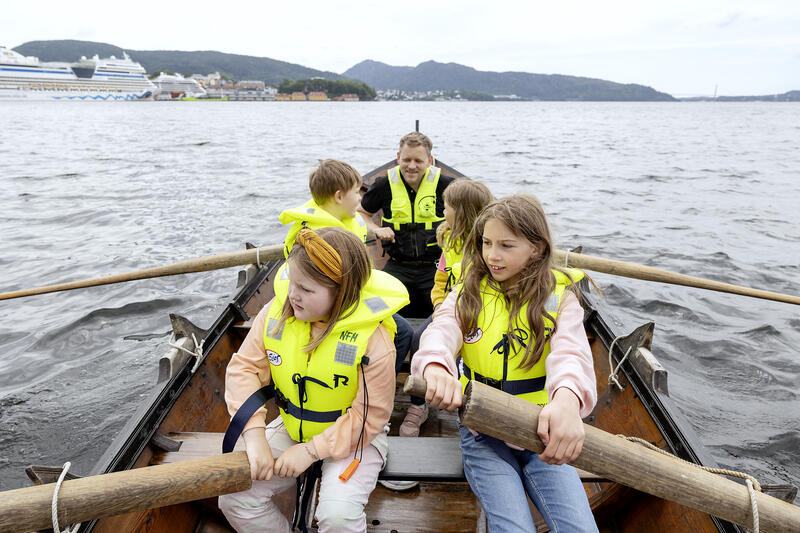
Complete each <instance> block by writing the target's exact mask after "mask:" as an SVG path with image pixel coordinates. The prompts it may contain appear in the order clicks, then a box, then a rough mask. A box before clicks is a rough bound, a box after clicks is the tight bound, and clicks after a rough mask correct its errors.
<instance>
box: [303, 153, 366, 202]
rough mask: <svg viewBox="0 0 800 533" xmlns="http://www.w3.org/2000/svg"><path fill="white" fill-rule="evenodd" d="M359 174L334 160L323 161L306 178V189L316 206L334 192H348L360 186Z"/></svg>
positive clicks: (345, 164) (325, 200)
mask: <svg viewBox="0 0 800 533" xmlns="http://www.w3.org/2000/svg"><path fill="white" fill-rule="evenodd" d="M361 181H362V180H361V174H359V173H358V171H357V170H356V169H354V168H353V167H351V166H350V165H348V164H347V163H344V162H342V161H337V160H336V159H324V160H322V161H320V163H319V165H317V167H316V168H315V169H314V170H312V171H311V174H309V176H308V188H309V190H310V191H311V197H312V198H313V199H314V201H315V202H316V203H317V204H323V203H325V202H327V201H329V200H330V199H331V198H333V196H334V195H335V194H336V191H349V190H350V189H352V188H353V187H355V186H357V185H358V186H361Z"/></svg>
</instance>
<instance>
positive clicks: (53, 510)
mask: <svg viewBox="0 0 800 533" xmlns="http://www.w3.org/2000/svg"><path fill="white" fill-rule="evenodd" d="M70 466H72V463H71V462H69V461H67V462H66V463H64V466H62V467H61V475H59V476H58V481H56V488H54V489H53V500H52V502H51V503H50V516H51V518H52V519H53V531H54V532H55V533H70V532H71V531H73V528H71V527H68V528H66V529H64V531H62V530H61V528H60V527H59V525H58V490H59V489H60V488H61V483H63V482H64V478H65V477H66V476H67V470H69V467H70Z"/></svg>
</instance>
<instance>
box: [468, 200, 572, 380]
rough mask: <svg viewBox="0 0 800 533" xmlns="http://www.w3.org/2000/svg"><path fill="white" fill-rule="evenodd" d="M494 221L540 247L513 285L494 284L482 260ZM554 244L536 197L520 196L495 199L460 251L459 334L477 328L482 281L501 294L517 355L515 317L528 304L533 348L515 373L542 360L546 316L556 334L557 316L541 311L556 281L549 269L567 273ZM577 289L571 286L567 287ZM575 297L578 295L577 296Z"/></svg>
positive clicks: (526, 349)
mask: <svg viewBox="0 0 800 533" xmlns="http://www.w3.org/2000/svg"><path fill="white" fill-rule="evenodd" d="M490 219H495V220H498V221H500V222H502V223H503V224H505V225H506V226H507V227H508V229H510V230H511V231H512V232H513V233H514V235H516V236H517V237H520V238H524V239H526V240H527V241H528V242H530V243H531V244H534V245H536V244H538V243H544V249H543V250H542V254H541V255H540V256H539V257H536V258H531V260H530V261H528V263H527V264H526V265H525V266H524V267H523V269H522V270H521V271H520V273H519V276H517V279H516V280H515V281H513V282H512V281H507V282H503V283H500V282H497V281H495V280H494V279H493V278H492V275H491V272H489V268H488V267H487V266H486V262H485V261H484V260H483V230H484V227H485V226H486V222H487V221H488V220H490ZM552 252H553V239H552V237H551V234H550V227H549V225H548V224H547V217H545V214H544V210H543V209H542V205H541V204H540V203H539V200H537V199H536V197H534V196H530V195H526V194H518V195H514V196H508V197H505V198H501V199H499V200H495V201H494V202H492V203H490V204H489V205H487V206H486V208H485V209H484V210H483V211H482V212H481V214H480V216H478V218H477V219H476V220H475V226H474V227H473V229H472V232H471V233H470V234H469V237H468V239H467V241H466V242H465V248H464V266H463V270H464V271H465V274H464V287H463V290H461V291H460V292H459V294H458V297H457V300H456V306H457V309H458V316H459V322H460V326H461V332H462V333H463V334H464V335H465V336H468V335H471V334H473V333H474V332H475V330H476V329H477V328H478V316H479V315H480V312H481V309H482V307H483V301H482V300H481V282H482V281H483V280H484V279H486V280H487V284H488V286H489V287H491V288H493V289H495V290H497V291H499V292H500V293H501V294H502V295H503V296H504V298H505V303H506V306H507V307H508V310H509V315H508V316H509V321H508V329H507V336H508V339H509V343H511V346H512V348H513V350H512V351H514V350H516V346H515V345H516V343H517V342H519V339H518V338H517V337H516V336H515V335H513V332H514V330H515V329H516V328H517V324H516V317H517V315H518V314H519V312H520V310H521V309H522V306H523V305H524V304H525V303H527V304H528V310H527V316H526V318H527V320H528V325H529V326H530V329H531V334H532V336H533V337H534V339H535V342H534V343H530V342H529V343H528V344H527V346H526V347H525V353H524V355H523V357H522V360H521V361H520V363H519V364H518V365H517V366H518V368H522V369H525V370H529V369H530V368H532V367H533V365H535V364H536V362H537V361H538V360H539V359H540V358H541V357H542V353H543V352H544V345H545V343H546V342H547V339H546V338H545V326H544V319H543V317H544V316H545V315H547V316H548V317H549V318H550V319H551V320H552V322H553V330H552V331H551V332H550V335H552V334H553V333H554V332H555V317H554V316H553V315H552V314H550V313H548V312H547V311H546V310H545V303H546V302H547V299H548V298H549V297H550V294H551V293H552V292H553V289H554V288H555V283H556V279H555V276H554V275H553V272H552V270H553V269H555V270H559V271H561V272H564V274H566V275H567V277H570V279H572V278H571V276H569V273H567V272H565V271H563V270H562V269H561V268H559V267H557V266H555V265H554V264H553V253H552ZM570 288H571V289H572V290H576V289H577V287H575V284H574V283H573V284H572V285H570ZM576 294H577V293H576Z"/></svg>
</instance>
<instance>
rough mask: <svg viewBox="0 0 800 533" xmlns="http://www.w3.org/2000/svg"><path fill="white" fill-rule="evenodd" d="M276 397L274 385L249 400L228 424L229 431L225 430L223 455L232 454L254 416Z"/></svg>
mask: <svg viewBox="0 0 800 533" xmlns="http://www.w3.org/2000/svg"><path fill="white" fill-rule="evenodd" d="M273 396H275V386H274V385H272V384H269V385H267V386H266V387H261V388H260V389H258V390H257V391H256V392H254V393H253V394H251V395H250V397H249V398H247V399H246V400H245V401H244V403H243V404H242V406H241V407H239V410H238V411H236V414H235V415H233V418H231V423H230V424H228V429H226V430H225V437H224V438H223V439H222V453H230V452H232V451H233V447H234V446H236V441H237V440H239V435H241V434H242V430H244V426H246V425H247V422H248V421H249V420H250V418H251V417H252V416H253V414H254V413H255V412H256V411H258V410H259V409H261V406H263V405H264V404H265V403H267V402H268V401H269V399H270V398H272V397H273Z"/></svg>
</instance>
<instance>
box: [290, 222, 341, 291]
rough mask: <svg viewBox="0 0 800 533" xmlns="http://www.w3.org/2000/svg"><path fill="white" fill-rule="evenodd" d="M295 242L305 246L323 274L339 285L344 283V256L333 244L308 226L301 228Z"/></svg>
mask: <svg viewBox="0 0 800 533" xmlns="http://www.w3.org/2000/svg"><path fill="white" fill-rule="evenodd" d="M294 242H295V244H299V245H300V246H302V247H303V248H305V250H306V253H308V257H310V258H311V261H313V262H314V264H315V265H317V268H319V269H320V270H321V271H322V272H323V274H325V275H326V276H328V277H329V278H331V279H332V280H333V281H334V282H335V283H336V284H337V285H341V284H342V257H341V256H340V255H339V252H337V251H336V250H335V249H334V248H333V246H331V245H330V244H328V243H327V242H325V241H324V240H323V239H322V237H320V236H319V235H317V234H316V233H315V232H314V231H312V230H310V229H308V228H303V229H301V230H300V231H299V232H298V233H297V237H295V240H294Z"/></svg>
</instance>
